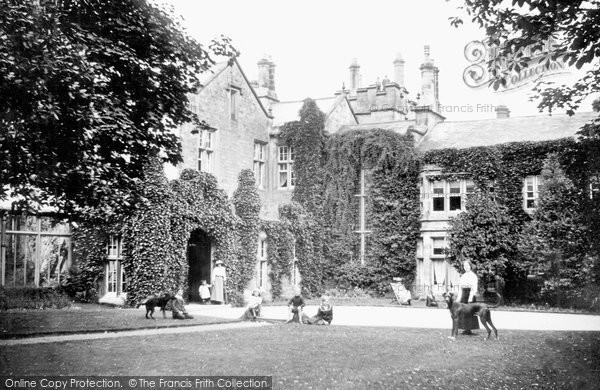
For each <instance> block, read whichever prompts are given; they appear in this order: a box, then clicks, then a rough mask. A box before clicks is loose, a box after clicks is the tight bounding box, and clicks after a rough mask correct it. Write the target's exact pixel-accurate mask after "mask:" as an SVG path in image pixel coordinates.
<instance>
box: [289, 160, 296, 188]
mask: <svg viewBox="0 0 600 390" xmlns="http://www.w3.org/2000/svg"><path fill="white" fill-rule="evenodd" d="M289 170H290V176H291V182H290V185H291V186H292V187H293V186H295V185H296V174H295V173H294V166H293V165H292V164H289Z"/></svg>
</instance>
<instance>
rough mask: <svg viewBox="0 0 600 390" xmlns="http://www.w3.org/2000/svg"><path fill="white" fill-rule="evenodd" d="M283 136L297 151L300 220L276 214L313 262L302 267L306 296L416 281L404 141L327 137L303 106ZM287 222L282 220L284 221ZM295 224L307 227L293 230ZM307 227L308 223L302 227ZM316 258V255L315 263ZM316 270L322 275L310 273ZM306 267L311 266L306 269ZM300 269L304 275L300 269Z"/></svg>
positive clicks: (372, 133) (381, 136)
mask: <svg viewBox="0 0 600 390" xmlns="http://www.w3.org/2000/svg"><path fill="white" fill-rule="evenodd" d="M281 138H282V139H283V140H284V141H285V142H286V143H287V144H288V145H290V146H292V147H293V148H294V150H295V151H296V159H295V161H294V171H295V172H296V187H295V188H294V194H293V200H294V201H295V202H297V203H299V204H300V205H301V206H302V207H303V208H304V212H305V215H304V216H303V217H302V218H298V215H303V214H301V213H291V215H293V216H294V217H288V218H285V217H284V214H285V212H291V211H294V210H297V209H295V208H294V207H289V208H287V209H286V208H283V209H282V210H280V214H281V216H282V218H281V219H282V223H287V224H289V227H288V228H287V230H289V231H291V232H293V233H294V234H295V237H296V240H297V242H302V243H303V246H302V247H301V248H304V249H301V250H300V251H298V248H297V252H296V254H297V257H298V256H301V253H302V251H303V250H306V251H307V254H306V258H312V259H313V260H312V261H310V262H306V263H305V264H304V265H302V264H301V273H302V280H303V284H304V285H308V286H310V287H309V288H310V290H314V291H320V290H322V289H323V288H324V287H326V286H330V285H340V284H343V285H347V286H348V287H350V286H359V287H367V288H372V289H376V290H378V291H380V292H383V291H385V290H386V289H387V288H388V286H389V282H390V281H391V279H392V277H395V276H399V277H404V278H405V279H406V280H407V281H408V282H410V281H411V280H412V278H413V277H414V269H415V264H416V262H415V251H416V243H417V238H418V236H419V213H420V210H419V193H418V185H417V179H418V174H419V160H418V158H417V155H416V154H415V152H414V146H413V144H414V140H413V138H412V137H411V136H408V135H399V134H397V133H394V132H392V131H387V130H381V129H373V130H368V131H348V132H343V133H335V134H327V133H325V131H324V114H323V113H322V112H320V111H319V110H318V108H317V106H316V104H315V103H314V101H312V100H310V99H307V100H305V103H304V106H303V107H302V109H301V110H300V120H299V121H296V122H290V123H288V124H286V125H285V126H284V128H283V130H282V133H281ZM363 170H364V171H365V172H366V174H365V176H366V181H367V183H366V184H367V185H366V187H367V191H368V197H367V198H366V199H367V202H366V203H367V204H366V207H365V209H366V220H367V221H368V226H367V228H368V229H369V230H371V233H370V234H369V235H368V239H367V258H366V265H365V266H361V265H360V263H359V260H358V259H359V256H360V255H359V242H360V237H359V235H358V234H357V233H356V232H355V231H356V230H357V229H358V221H359V201H358V198H357V197H356V194H358V193H359V192H360V180H361V171H363ZM284 220H285V222H283V221H284ZM299 220H302V221H310V224H312V225H311V226H312V227H311V228H310V229H308V230H303V229H300V230H297V231H296V232H294V229H297V227H298V226H299V222H298V221H299ZM305 223H307V222H305ZM319 256H321V257H319ZM317 264H318V265H319V268H320V269H321V270H320V272H316V271H315V268H317V267H315V266H316V265H317ZM309 265H311V266H313V268H307V267H308V266H309ZM302 267H304V269H302Z"/></svg>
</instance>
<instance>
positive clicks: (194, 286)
mask: <svg viewBox="0 0 600 390" xmlns="http://www.w3.org/2000/svg"><path fill="white" fill-rule="evenodd" d="M210 257H211V243H210V237H208V235H207V234H206V233H205V232H204V231H203V230H202V229H197V230H194V231H193V232H192V233H191V235H190V239H189V241H188V247H187V258H188V264H189V271H188V272H189V273H188V287H189V300H190V301H194V302H199V301H200V294H199V292H198V288H199V287H200V283H201V282H202V281H203V280H206V283H208V284H210V271H211V259H210Z"/></svg>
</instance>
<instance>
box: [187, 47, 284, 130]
mask: <svg viewBox="0 0 600 390" xmlns="http://www.w3.org/2000/svg"><path fill="white" fill-rule="evenodd" d="M233 64H235V65H236V66H237V68H238V70H239V71H240V74H241V75H242V77H243V78H244V81H245V82H246V84H247V85H248V88H250V91H251V92H252V94H253V95H254V97H255V98H256V102H257V103H258V105H259V106H260V108H261V109H262V110H263V112H264V113H265V115H266V116H267V117H268V118H272V116H271V114H270V113H269V112H268V111H267V109H266V108H265V106H264V105H263V104H262V102H261V101H260V99H259V98H258V95H257V94H256V91H255V90H254V87H252V84H250V80H248V77H247V76H246V73H244V70H243V69H242V67H241V65H240V63H239V62H238V60H237V58H235V57H234V58H232V59H231V60H229V61H224V62H219V63H218V64H215V65H214V66H213V67H212V68H211V69H209V70H207V71H206V72H204V73H202V74H201V75H200V76H199V77H198V78H199V79H200V84H201V85H202V86H201V87H200V90H199V91H198V93H199V94H200V93H202V90H203V89H204V88H206V86H207V85H209V84H210V83H211V82H212V81H213V80H214V79H216V78H217V77H218V76H219V75H220V74H221V73H222V72H223V71H224V70H225V69H227V67H228V66H233Z"/></svg>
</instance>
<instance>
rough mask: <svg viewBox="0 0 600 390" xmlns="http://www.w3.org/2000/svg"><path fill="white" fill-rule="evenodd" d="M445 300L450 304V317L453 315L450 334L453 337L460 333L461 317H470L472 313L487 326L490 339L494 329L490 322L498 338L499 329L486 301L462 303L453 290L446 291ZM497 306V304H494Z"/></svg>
mask: <svg viewBox="0 0 600 390" xmlns="http://www.w3.org/2000/svg"><path fill="white" fill-rule="evenodd" d="M443 296H444V300H445V301H446V303H447V304H448V310H450V317H452V334H451V336H450V338H451V339H454V338H455V337H456V336H457V335H458V320H459V319H460V318H461V317H468V316H472V315H476V316H478V317H479V320H480V321H481V323H482V324H483V326H485V330H487V333H488V335H487V338H486V340H489V338H490V335H491V334H492V331H491V330H490V328H489V326H488V324H489V325H490V326H491V327H492V329H493V330H494V335H495V336H496V340H498V331H497V330H496V327H495V326H494V324H493V323H492V314H491V311H490V308H489V307H488V305H486V304H485V303H478V302H475V303H460V302H458V301H457V300H456V295H454V293H453V292H445V293H444V294H443ZM493 307H495V306H493Z"/></svg>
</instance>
